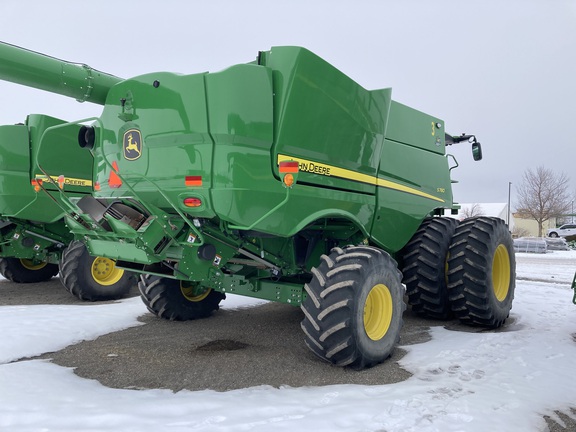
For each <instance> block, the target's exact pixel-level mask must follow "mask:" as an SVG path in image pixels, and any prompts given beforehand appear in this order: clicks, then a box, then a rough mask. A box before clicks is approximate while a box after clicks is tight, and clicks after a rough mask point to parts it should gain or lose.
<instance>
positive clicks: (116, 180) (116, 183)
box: [108, 161, 122, 188]
mask: <svg viewBox="0 0 576 432" xmlns="http://www.w3.org/2000/svg"><path fill="white" fill-rule="evenodd" d="M117 173H118V163H117V162H116V161H114V162H112V171H110V176H109V177H108V186H110V187H111V188H119V187H120V186H122V180H120V177H119V176H118V174H117Z"/></svg>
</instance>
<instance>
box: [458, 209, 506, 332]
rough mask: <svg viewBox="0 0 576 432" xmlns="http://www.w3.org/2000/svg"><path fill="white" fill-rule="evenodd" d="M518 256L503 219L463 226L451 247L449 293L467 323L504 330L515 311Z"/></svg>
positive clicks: (476, 220) (473, 220)
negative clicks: (509, 316) (507, 319)
mask: <svg viewBox="0 0 576 432" xmlns="http://www.w3.org/2000/svg"><path fill="white" fill-rule="evenodd" d="M515 279H516V256H515V255H514V243H513V241H512V236H511V235H510V232H509V231H508V227H507V226H506V224H505V223H504V221H503V220H502V219H499V218H491V217H484V216H481V217H476V218H470V219H466V220H464V221H463V222H461V223H460V225H459V226H458V228H457V229H456V232H455V234H454V237H453V241H452V245H451V246H450V258H449V260H448V290H449V296H450V303H451V306H452V310H453V311H454V314H455V315H456V317H457V318H459V319H460V321H462V322H463V323H466V324H471V325H479V326H483V327H489V328H497V327H500V326H501V325H502V324H503V323H504V321H506V318H508V315H509V314H510V310H511V309H512V300H513V299H514V288H515V285H516V281H515Z"/></svg>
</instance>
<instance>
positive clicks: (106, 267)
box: [90, 257, 124, 286]
mask: <svg viewBox="0 0 576 432" xmlns="http://www.w3.org/2000/svg"><path fill="white" fill-rule="evenodd" d="M90 273H91V274H92V279H94V280H95V281H96V282H97V283H99V284H100V285H106V286H108V285H114V284H115V283H116V282H118V281H119V280H120V279H121V278H122V276H123V275H124V270H122V269H119V268H118V267H116V263H115V262H114V261H113V260H111V259H109V258H103V257H98V258H96V259H94V261H93V262H92V267H91V268H90Z"/></svg>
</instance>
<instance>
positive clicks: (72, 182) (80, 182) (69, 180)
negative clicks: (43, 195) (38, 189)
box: [36, 174, 92, 187]
mask: <svg viewBox="0 0 576 432" xmlns="http://www.w3.org/2000/svg"><path fill="white" fill-rule="evenodd" d="M36 178H37V179H41V180H42V181H48V178H47V177H46V176H45V175H42V174H36ZM50 178H51V179H52V180H54V183H56V184H58V176H50ZM64 185H67V186H86V187H92V180H86V179H78V178H73V177H64Z"/></svg>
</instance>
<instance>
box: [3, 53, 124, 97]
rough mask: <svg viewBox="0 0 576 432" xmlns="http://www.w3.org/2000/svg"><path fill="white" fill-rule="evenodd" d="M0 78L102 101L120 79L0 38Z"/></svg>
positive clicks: (57, 92)
mask: <svg viewBox="0 0 576 432" xmlns="http://www.w3.org/2000/svg"><path fill="white" fill-rule="evenodd" d="M0 79H2V80H4V81H10V82H13V83H16V84H21V85H24V86H27V87H34V88H37V89H40V90H45V91H49V92H51V93H56V94H60V95H63V96H68V97H71V98H74V99H76V100H77V101H79V102H92V103H95V104H99V105H104V103H105V101H106V95H107V94H108V91H109V90H110V88H111V87H112V86H114V85H115V84H117V83H118V82H120V81H123V79H122V78H118V77H116V76H114V75H110V74H107V73H104V72H100V71H98V70H96V69H93V68H91V67H90V66H87V65H85V64H80V63H72V62H67V61H64V60H60V59H57V58H54V57H50V56H47V55H45V54H40V53H37V52H34V51H30V50H27V49H24V48H20V47H17V46H15V45H11V44H7V43H5V42H0Z"/></svg>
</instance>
